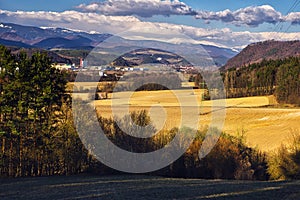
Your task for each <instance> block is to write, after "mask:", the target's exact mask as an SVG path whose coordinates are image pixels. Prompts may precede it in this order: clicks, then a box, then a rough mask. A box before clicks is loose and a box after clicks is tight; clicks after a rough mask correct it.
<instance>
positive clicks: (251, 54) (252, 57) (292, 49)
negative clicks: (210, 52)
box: [223, 40, 300, 69]
mask: <svg viewBox="0 0 300 200" xmlns="http://www.w3.org/2000/svg"><path fill="white" fill-rule="evenodd" d="M291 56H300V41H299V40H295V41H275V40H268V41H264V42H258V43H253V44H250V45H248V46H247V47H246V48H245V49H243V50H242V51H241V52H240V53H239V54H238V55H236V56H235V57H233V58H231V59H229V60H228V61H227V63H226V65H225V66H224V67H223V69H230V68H237V67H242V66H247V65H249V64H253V63H259V62H261V61H262V60H264V59H265V60H277V59H283V58H287V57H291Z"/></svg>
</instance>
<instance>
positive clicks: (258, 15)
mask: <svg viewBox="0 0 300 200" xmlns="http://www.w3.org/2000/svg"><path fill="white" fill-rule="evenodd" d="M195 17H196V18H197V19H203V20H214V21H222V22H226V23H233V24H235V25H237V26H241V25H248V26H252V27H256V26H258V25H260V24H263V23H271V24H275V23H277V22H280V21H282V14H281V13H280V12H278V11H276V10H275V9H274V8H273V7H272V6H269V5H262V6H250V7H246V8H241V9H238V10H236V11H230V10H228V9H227V10H224V11H219V12H207V11H199V12H198V14H197V15H196V16H195Z"/></svg>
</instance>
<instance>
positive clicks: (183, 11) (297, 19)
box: [77, 0, 300, 27]
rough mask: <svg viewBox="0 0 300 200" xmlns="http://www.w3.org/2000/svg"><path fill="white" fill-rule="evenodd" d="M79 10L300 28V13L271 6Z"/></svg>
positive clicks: (149, 4)
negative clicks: (288, 23)
mask: <svg viewBox="0 0 300 200" xmlns="http://www.w3.org/2000/svg"><path fill="white" fill-rule="evenodd" d="M77 9H79V10H81V11H83V12H88V13H90V12H93V13H100V14H103V15H107V16H131V15H137V16H141V17H152V16H154V15H163V16H170V15H190V16H194V17H195V18H196V19H202V20H205V21H206V22H207V23H209V22H210V21H221V22H225V23H231V24H234V25H236V26H242V25H246V26H250V27H257V26H259V25H260V24H263V23H269V24H276V23H278V22H291V23H292V24H300V13H290V14H288V15H287V16H284V15H282V14H281V13H280V12H279V11H276V10H275V9H274V8H273V7H272V6H270V5H261V6H249V7H246V8H241V9H238V10H235V11H231V10H229V9H226V10H223V11H218V12H210V11H197V10H195V9H193V8H191V7H190V6H188V5H186V4H185V3H183V2H181V1H179V0H106V1H104V2H98V3H91V4H88V5H86V4H81V5H79V6H77Z"/></svg>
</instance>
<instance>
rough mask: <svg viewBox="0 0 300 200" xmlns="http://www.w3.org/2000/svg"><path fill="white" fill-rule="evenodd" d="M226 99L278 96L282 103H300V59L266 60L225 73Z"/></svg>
mask: <svg viewBox="0 0 300 200" xmlns="http://www.w3.org/2000/svg"><path fill="white" fill-rule="evenodd" d="M222 75H223V79H224V87H225V90H226V96H227V97H229V98H231V97H245V96H257V95H271V94H275V95H276V98H277V100H278V101H279V102H281V103H292V104H300V100H299V99H300V98H299V96H300V58H299V57H290V58H286V59H279V60H268V61H267V60H263V61H262V62H260V63H255V64H251V65H249V66H246V67H241V68H233V69H229V70H227V71H226V72H224V73H223V74H222Z"/></svg>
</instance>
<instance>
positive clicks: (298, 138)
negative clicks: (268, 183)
mask: <svg viewBox="0 0 300 200" xmlns="http://www.w3.org/2000/svg"><path fill="white" fill-rule="evenodd" d="M291 135H292V143H291V145H289V146H287V145H282V146H281V147H280V148H279V149H278V150H277V151H276V152H275V153H273V155H271V157H270V158H269V161H268V173H269V174H270V177H271V179H300V134H299V132H298V130H293V131H292V133H291Z"/></svg>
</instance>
